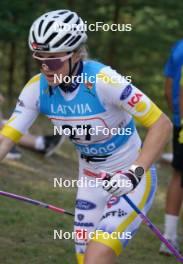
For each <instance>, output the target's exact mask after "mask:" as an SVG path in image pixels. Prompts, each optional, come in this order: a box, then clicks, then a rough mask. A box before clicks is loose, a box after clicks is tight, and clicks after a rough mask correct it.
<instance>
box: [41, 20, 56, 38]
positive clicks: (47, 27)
mask: <svg viewBox="0 0 183 264" xmlns="http://www.w3.org/2000/svg"><path fill="white" fill-rule="evenodd" d="M53 23H54V21H50V22H49V23H48V24H47V26H46V28H45V30H44V33H43V36H44V35H45V33H46V31H48V29H49V28H50V27H51V26H52V24H53Z"/></svg>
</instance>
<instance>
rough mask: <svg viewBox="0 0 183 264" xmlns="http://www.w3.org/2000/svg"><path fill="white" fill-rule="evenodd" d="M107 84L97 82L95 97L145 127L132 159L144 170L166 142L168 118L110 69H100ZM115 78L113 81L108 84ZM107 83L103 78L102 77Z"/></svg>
mask: <svg viewBox="0 0 183 264" xmlns="http://www.w3.org/2000/svg"><path fill="white" fill-rule="evenodd" d="M103 74H105V75H107V76H108V81H107V82H106V81H102V78H101V76H102V75H101V76H100V77H99V79H100V80H99V81H98V92H99V96H100V97H101V98H102V99H103V101H104V103H105V104H113V105H114V106H116V107H117V108H119V109H121V110H122V111H124V110H125V111H127V112H128V113H129V114H131V115H132V116H133V117H134V118H135V119H136V120H137V121H138V122H139V123H140V124H142V125H143V126H145V127H147V128H148V133H147V135H146V138H145V141H144V145H143V147H142V150H141V153H140V155H139V157H138V159H137V160H136V163H137V164H138V165H141V166H143V167H144V169H145V170H147V169H148V168H149V167H150V166H151V164H152V163H153V162H154V161H155V160H156V159H157V158H158V156H159V154H160V152H161V150H162V148H163V147H164V145H165V144H166V142H167V141H168V139H169V136H170V133H171V129H172V125H171V122H170V120H169V119H168V117H167V116H166V115H165V114H163V113H162V111H161V110H160V109H159V108H158V107H157V106H156V105H155V104H154V103H153V102H152V101H151V100H150V99H149V98H148V97H147V96H146V95H145V94H144V93H143V92H142V91H140V90H139V89H137V88H136V87H135V86H134V85H132V84H129V83H128V82H127V81H126V80H125V79H124V78H122V76H121V75H119V74H117V73H116V71H113V70H112V69H111V68H109V67H106V68H104V69H103ZM114 76H116V80H119V79H120V76H121V81H120V82H119V81H116V82H112V79H111V78H113V80H114ZM105 79H106V80H107V78H105Z"/></svg>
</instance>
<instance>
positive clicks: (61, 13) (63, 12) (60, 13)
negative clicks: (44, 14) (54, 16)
mask: <svg viewBox="0 0 183 264" xmlns="http://www.w3.org/2000/svg"><path fill="white" fill-rule="evenodd" d="M65 13H68V11H67V10H66V11H62V12H59V13H58V14H59V15H63V14H65Z"/></svg>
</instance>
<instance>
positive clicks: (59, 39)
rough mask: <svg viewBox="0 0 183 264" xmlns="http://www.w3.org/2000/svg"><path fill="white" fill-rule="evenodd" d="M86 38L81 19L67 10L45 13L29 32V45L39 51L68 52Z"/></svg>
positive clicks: (33, 49)
mask: <svg viewBox="0 0 183 264" xmlns="http://www.w3.org/2000/svg"><path fill="white" fill-rule="evenodd" d="M86 40H87V35H86V32H85V28H84V22H83V20H82V19H81V18H80V17H79V16H78V15H77V14H76V13H75V12H72V11H69V10H56V11H51V12H48V13H45V14H44V15H42V16H41V17H39V18H38V19H37V20H35V21H34V23H33V24H32V26H31V28H30V32H29V47H30V49H31V50H32V51H39V52H70V51H73V50H75V49H76V48H77V47H78V46H79V45H80V44H82V43H84V42H85V41H86Z"/></svg>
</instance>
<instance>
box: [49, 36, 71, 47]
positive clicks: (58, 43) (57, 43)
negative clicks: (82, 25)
mask: <svg viewBox="0 0 183 264" xmlns="http://www.w3.org/2000/svg"><path fill="white" fill-rule="evenodd" d="M70 36H71V34H66V35H65V36H64V37H63V38H61V39H60V40H59V41H57V42H56V43H55V44H54V45H53V47H54V48H56V47H59V46H60V45H61V44H62V43H64V41H66V40H67V39H68V38H69V37H70Z"/></svg>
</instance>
